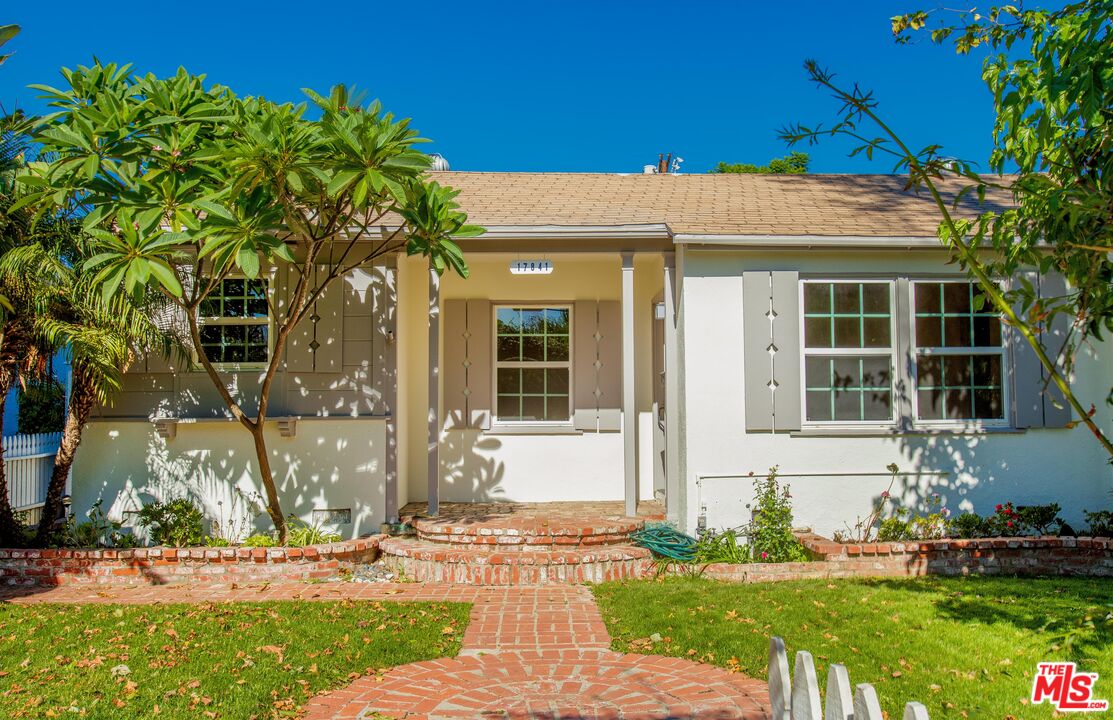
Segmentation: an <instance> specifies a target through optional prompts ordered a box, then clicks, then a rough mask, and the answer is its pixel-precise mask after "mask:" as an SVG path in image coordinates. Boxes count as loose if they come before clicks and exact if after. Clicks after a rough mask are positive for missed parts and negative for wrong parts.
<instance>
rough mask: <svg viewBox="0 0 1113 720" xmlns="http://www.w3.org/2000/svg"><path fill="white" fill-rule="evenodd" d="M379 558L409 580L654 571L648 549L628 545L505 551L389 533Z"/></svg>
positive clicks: (570, 579)
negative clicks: (389, 535) (394, 535)
mask: <svg viewBox="0 0 1113 720" xmlns="http://www.w3.org/2000/svg"><path fill="white" fill-rule="evenodd" d="M380 548H381V550H382V553H383V562H385V563H386V564H387V565H389V566H390V567H392V568H394V569H395V570H397V571H398V572H400V573H401V574H402V575H403V576H404V577H405V578H406V579H407V580H415V581H418V582H446V583H460V584H466V585H547V584H549V583H582V582H606V581H608V580H621V579H625V578H637V577H645V576H647V575H649V574H651V573H652V572H653V560H652V558H651V554H650V552H649V551H648V550H646V549H644V548H639V547H633V546H628V545H599V546H595V547H568V548H566V549H559V550H556V549H548V550H545V549H542V550H534V549H528V550H515V551H509V552H507V551H503V550H502V549H501V548H497V549H496V547H493V546H476V547H457V546H452V545H447V544H444V543H438V542H430V541H428V540H420V539H418V540H413V539H407V538H389V539H387V540H384V541H383V542H382V543H381V545H380Z"/></svg>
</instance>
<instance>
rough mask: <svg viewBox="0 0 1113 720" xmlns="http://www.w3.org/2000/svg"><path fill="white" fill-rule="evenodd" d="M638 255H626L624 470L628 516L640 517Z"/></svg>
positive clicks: (623, 365)
mask: <svg viewBox="0 0 1113 720" xmlns="http://www.w3.org/2000/svg"><path fill="white" fill-rule="evenodd" d="M634 367H635V365H634V253H632V252H624V253H622V468H623V474H624V475H625V480H626V483H625V485H626V514H627V515H629V516H631V517H632V516H634V515H637V514H638V455H637V436H638V414H637V408H636V407H635V394H634V390H635V387H634V386H635V377H634Z"/></svg>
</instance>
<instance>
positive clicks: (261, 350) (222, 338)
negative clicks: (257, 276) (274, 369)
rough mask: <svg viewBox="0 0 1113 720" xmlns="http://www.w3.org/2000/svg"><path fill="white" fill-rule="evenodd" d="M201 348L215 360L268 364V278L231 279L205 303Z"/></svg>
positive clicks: (202, 303)
mask: <svg viewBox="0 0 1113 720" xmlns="http://www.w3.org/2000/svg"><path fill="white" fill-rule="evenodd" d="M199 310H200V315H201V322H202V323H203V324H202V327H201V347H202V348H204V350H205V354H206V355H207V356H208V358H209V360H211V361H212V362H214V363H265V362H267V360H268V359H269V356H270V337H269V335H270V317H269V315H268V310H267V281H266V280H248V279H246V278H228V279H225V280H222V281H221V283H220V286H219V287H218V288H216V289H214V291H213V292H212V293H210V294H209V296H208V297H207V298H205V299H204V300H203V301H202V302H201V307H200V309H199Z"/></svg>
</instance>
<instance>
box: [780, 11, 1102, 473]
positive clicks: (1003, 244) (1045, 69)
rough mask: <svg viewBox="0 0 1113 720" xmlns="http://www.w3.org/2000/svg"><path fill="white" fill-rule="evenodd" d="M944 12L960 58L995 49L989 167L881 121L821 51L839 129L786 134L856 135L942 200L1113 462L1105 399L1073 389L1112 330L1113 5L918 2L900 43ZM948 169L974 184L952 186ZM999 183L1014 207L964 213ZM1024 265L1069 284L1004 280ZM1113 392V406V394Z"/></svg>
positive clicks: (967, 265) (1051, 378)
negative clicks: (1095, 346) (1005, 284)
mask: <svg viewBox="0 0 1113 720" xmlns="http://www.w3.org/2000/svg"><path fill="white" fill-rule="evenodd" d="M933 15H934V16H936V17H940V18H943V22H941V23H940V25H939V26H938V27H935V28H934V29H932V30H931V31H930V38H931V39H932V41H934V42H937V43H943V42H952V41H953V42H954V45H955V49H956V50H957V52H959V53H960V54H965V53H969V52H971V51H973V50H975V49H977V48H982V49H988V51H989V53H988V55H987V57H986V58H985V60H984V61H983V64H982V78H983V80H984V81H985V83H986V85H987V86H988V87H989V90H990V91H991V93H992V97H993V102H994V106H995V109H996V112H997V117H996V121H995V124H994V127H993V140H994V147H993V151H992V153H991V155H990V159H989V172H987V173H981V172H978V171H977V170H976V166H975V165H974V164H973V163H970V162H965V161H962V160H955V159H953V158H948V157H946V156H945V155H943V153H942V148H941V147H940V146H939V145H929V146H927V147H924V148H922V149H916V148H913V147H911V146H910V145H909V144H908V143H907V142H906V141H905V140H904V139H903V138H902V137H901V135H900V133H899V132H898V131H897V130H896V129H894V128H893V127H892V126H891V125H890V124H888V123H887V122H886V121H885V119H884V118H883V117H882V114H881V112H880V110H879V109H878V102H877V100H876V98H875V97H874V96H873V94H872V93H871V92H869V91H867V90H864V89H862V88H861V87H859V86H858V85H855V84H844V83H841V82H840V81H838V80H837V79H836V78H835V76H834V75H833V74H832V73H831V72H829V71H827V70H825V69H824V68H822V67H821V66H820V65H819V64H818V63H816V62H815V61H811V60H809V61H808V62H807V63H806V64H805V68H806V70H807V72H808V74H809V76H810V78H811V80H812V81H813V82H815V83H816V84H817V85H818V86H820V87H821V88H823V89H825V90H827V91H829V92H831V94H832V95H833V96H834V97H835V98H836V99H837V100H838V101H839V102H840V103H841V111H840V116H839V119H838V121H837V122H835V123H834V124H832V125H830V126H819V125H813V126H804V125H799V124H795V125H790V126H788V127H786V128H785V129H784V130H783V131H782V133H781V136H782V137H783V138H784V139H785V140H787V141H788V143H789V144H790V145H794V144H797V143H815V142H818V141H820V140H821V139H823V138H825V137H832V136H835V137H842V138H849V139H850V140H851V141H853V142H854V143H855V149H854V151H853V154H858V153H863V154H865V155H866V156H867V157H870V158H873V157H875V156H879V157H889V158H891V159H892V160H893V161H894V162H895V167H896V170H897V171H898V172H902V173H907V175H908V186H909V187H910V188H913V189H916V190H917V191H922V192H924V193H925V194H927V195H928V196H929V197H930V198H931V199H932V201H933V202H934V203H935V205H936V207H937V208H938V210H939V217H940V225H939V236H940V239H941V240H942V242H943V244H944V245H945V246H946V247H947V248H948V249H950V251H951V253H952V256H953V258H954V260H955V261H956V262H957V263H958V264H959V265H960V266H961V267H962V268H964V269H965V270H966V271H967V273H968V274H969V275H970V276H971V277H972V278H973V279H974V280H975V281H977V282H978V284H979V285H980V286H981V289H982V292H983V295H982V298H983V299H982V300H980V302H985V303H988V304H989V306H990V307H992V308H993V309H994V310H996V311H997V312H998V313H999V314H1000V315H1001V317H1002V319H1003V320H1004V321H1005V322H1006V323H1008V324H1009V325H1011V326H1012V327H1013V328H1015V330H1016V331H1017V332H1018V333H1019V334H1020V336H1021V337H1022V338H1023V340H1024V342H1027V343H1028V344H1029V345H1030V346H1031V347H1032V349H1033V350H1034V351H1035V354H1036V356H1037V357H1038V358H1039V361H1040V363H1041V364H1042V365H1043V366H1044V368H1045V370H1046V377H1047V382H1048V384H1050V385H1053V386H1054V387H1055V388H1056V389H1058V390H1059V391H1060V392H1061V393H1062V395H1063V397H1064V398H1065V401H1066V402H1067V404H1068V405H1070V407H1071V408H1072V410H1073V411H1074V413H1075V415H1076V416H1077V417H1078V418H1079V419H1078V420H1077V421H1075V422H1080V423H1083V424H1085V425H1086V426H1087V427H1088V428H1089V430H1090V432H1091V433H1093V435H1094V437H1095V438H1096V440H1097V442H1098V443H1100V444H1101V446H1102V447H1103V448H1104V449H1105V451H1106V452H1108V453H1109V455H1110V457H1111V458H1113V440H1111V439H1110V435H1109V433H1108V431H1107V430H1105V429H1103V428H1102V427H1100V426H1099V424H1098V423H1097V421H1095V419H1094V415H1095V406H1094V404H1093V403H1092V402H1088V401H1084V400H1083V399H1082V398H1079V397H1078V396H1077V395H1076V394H1075V392H1074V389H1073V387H1072V385H1071V377H1072V371H1073V368H1074V363H1075V358H1076V356H1077V354H1078V353H1079V352H1080V351H1081V350H1082V349H1083V348H1085V347H1086V346H1087V344H1088V343H1089V342H1090V341H1092V340H1098V341H1100V340H1102V339H1103V337H1104V334H1105V333H1108V332H1110V331H1113V184H1110V180H1109V179H1110V178H1111V177H1113V3H1111V2H1109V0H1086V1H1085V2H1076V3H1071V4H1068V5H1066V6H1062V7H1060V8H1059V9H1057V10H1055V11H1048V10H1039V9H1036V10H1027V9H1023V8H1021V7H1016V6H1007V5H1003V6H999V7H992V8H989V9H987V10H985V11H982V12H979V11H976V10H972V11H969V12H960V13H957V14H956V13H955V12H954V11H949V10H939V11H934V12H931V13H929V12H927V11H919V12H915V13H910V14H908V15H902V16H898V17H896V18H893V32H894V33H895V35H896V38H897V40H898V42H907V41H908V40H909V39H910V38H911V37H912V36H913V35H914V34H915V33H917V32H920V31H924V32H927V31H928V28H927V25H928V23H929V22H930V21H931V18H932V16H933ZM1013 171H1015V172H1013ZM1006 172H1011V174H1008V175H1006V174H1004V173H1006ZM948 179H949V180H950V181H951V182H950V183H949V185H950V186H953V185H954V184H956V181H957V184H958V185H959V186H961V189H960V190H959V191H958V192H949V191H947V190H948V188H945V187H944V181H945V180H948ZM987 193H998V194H1003V195H1005V196H1006V197H1011V199H1012V200H1013V203H1012V207H1009V208H1008V209H1005V210H994V211H987V212H984V213H981V214H980V215H978V216H977V217H968V216H967V217H964V216H963V214H962V213H958V212H956V211H955V209H956V208H957V207H958V205H959V203H961V202H962V201H963V200H964V199H968V198H970V197H972V196H977V197H978V198H980V199H984V198H985V197H986V194H987ZM1025 267H1034V268H1036V269H1037V270H1038V271H1039V272H1040V273H1042V274H1047V273H1052V272H1055V273H1059V274H1061V275H1062V276H1064V277H1065V278H1066V279H1067V281H1068V282H1069V284H1070V289H1069V290H1068V292H1067V293H1066V294H1064V295H1060V296H1057V297H1047V296H1046V293H1045V294H1042V295H1041V293H1040V292H1039V291H1038V289H1037V288H1035V287H1033V286H1032V285H1031V284H1030V283H1028V282H1023V281H1022V282H1021V283H1019V284H1017V285H1015V286H1014V287H1012V288H1010V289H1008V290H1005V289H1003V288H1001V287H1000V285H999V284H998V280H999V279H1000V278H1008V277H1013V276H1014V275H1016V274H1017V272H1018V270H1021V269H1023V268H1025ZM1056 317H1061V318H1065V319H1067V320H1068V323H1067V324H1068V325H1069V331H1068V332H1067V334H1066V337H1065V338H1064V339H1063V340H1062V341H1061V342H1056V343H1055V344H1054V345H1052V344H1051V343H1050V342H1048V341H1047V340H1045V338H1048V337H1050V334H1048V333H1044V330H1045V329H1046V327H1047V326H1048V324H1049V323H1050V322H1051V321H1052V320H1053V319H1054V318H1056ZM1107 400H1108V401H1109V402H1111V403H1113V392H1111V393H1110V395H1109V396H1108V398H1107Z"/></svg>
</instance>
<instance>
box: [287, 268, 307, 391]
mask: <svg viewBox="0 0 1113 720" xmlns="http://www.w3.org/2000/svg"><path fill="white" fill-rule="evenodd" d="M298 277H299V272H298V269H297V268H296V267H294V266H293V265H288V266H287V267H286V286H285V293H284V294H283V296H284V298H285V302H284V303H283V311H282V313H281V314H282V317H283V318H285V317H286V315H287V314H288V313H289V312H290V304H291V302H292V301H293V297H294V288H295V287H296V286H297V284H298ZM312 314H313V313H312V312H310V313H308V314H307V315H306V316H305V317H303V318H302V319H301V322H299V323H298V324H297V325H295V326H294V329H293V330H292V331H291V332H290V334H289V335H287V336H286V369H287V370H290V371H292V372H313V349H312V347H310V346H311V345H312V343H313V321H312V320H311V319H310V317H309V316H310V315H312Z"/></svg>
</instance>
